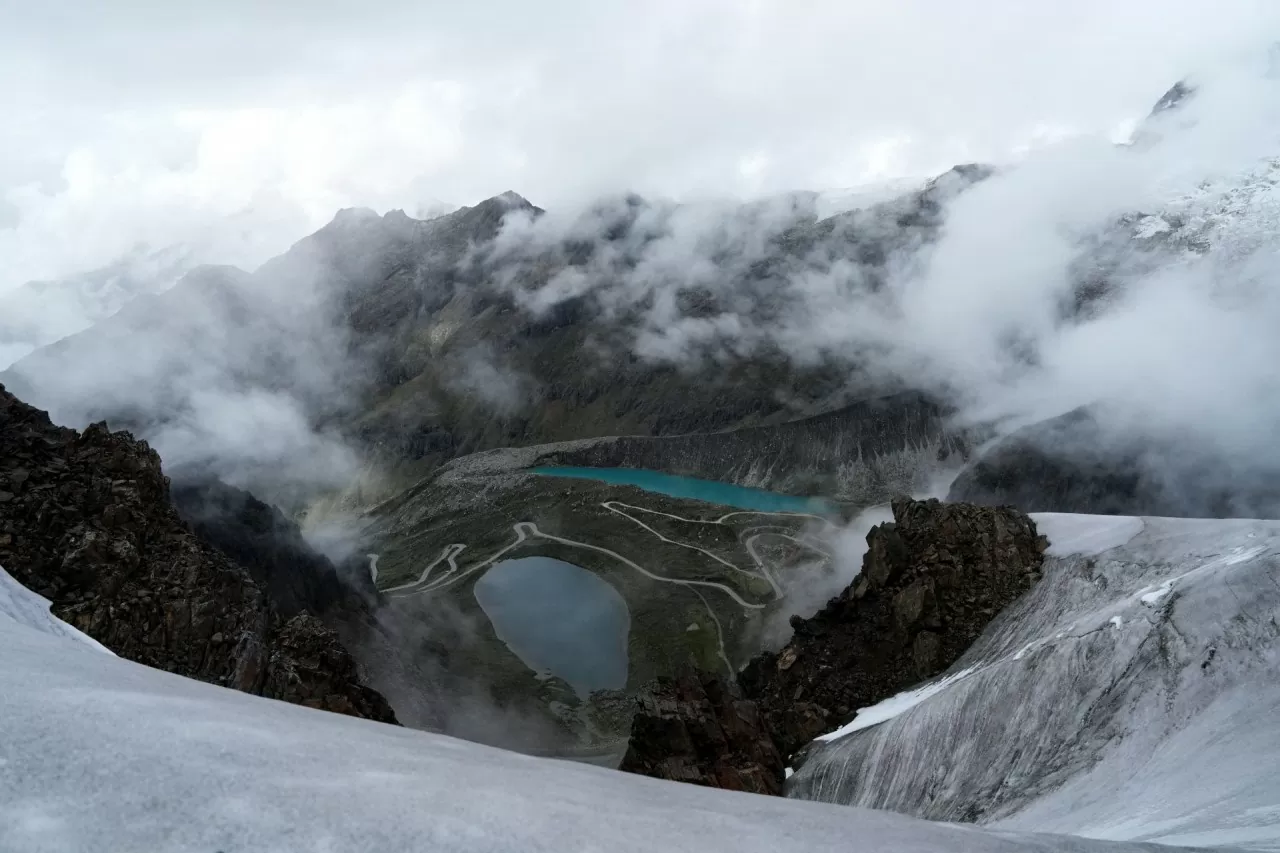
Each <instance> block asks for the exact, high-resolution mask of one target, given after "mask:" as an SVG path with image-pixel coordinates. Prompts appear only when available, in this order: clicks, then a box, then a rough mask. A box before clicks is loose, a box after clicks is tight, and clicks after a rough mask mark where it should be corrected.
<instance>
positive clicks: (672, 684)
mask: <svg viewBox="0 0 1280 853" xmlns="http://www.w3.org/2000/svg"><path fill="white" fill-rule="evenodd" d="M640 708H641V710H640V712H639V713H638V714H637V715H636V717H635V719H634V721H633V722H632V724H631V742H630V745H629V746H628V748H627V754H626V756H625V757H624V758H623V759H622V765H621V767H620V768H619V769H621V770H624V771H626V772H629V773H639V774H641V775H644V776H654V777H656V778H658V779H669V780H671V781H675V782H691V783H693V784H695V785H705V786H707V787H711V788H726V789H728V790H731V791H748V792H751V793H755V794H773V795H780V794H781V793H782V784H783V781H784V773H785V768H784V765H783V760H782V755H781V754H780V753H779V752H778V748H777V747H776V746H775V745H774V743H773V740H772V738H771V737H770V736H769V732H768V730H767V729H766V728H765V726H764V723H763V721H762V720H761V718H760V713H759V711H758V709H757V708H756V705H755V703H754V702H750V701H747V700H745V699H743V698H742V695H741V694H740V693H739V691H738V689H737V688H736V687H735V686H734V685H732V684H727V683H725V682H724V681H722V680H721V679H720V678H718V677H717V676H714V675H711V674H709V673H705V672H686V673H684V674H681V675H679V676H677V677H675V678H661V679H658V681H657V683H656V685H655V686H654V687H653V689H652V692H651V693H650V694H649V695H647V696H645V697H643V698H642V699H641V701H640Z"/></svg>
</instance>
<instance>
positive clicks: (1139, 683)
mask: <svg viewBox="0 0 1280 853" xmlns="http://www.w3.org/2000/svg"><path fill="white" fill-rule="evenodd" d="M1035 518H1036V520H1037V524H1038V525H1039V526H1040V527H1041V529H1042V531H1043V532H1044V533H1046V535H1048V536H1049V538H1050V540H1051V543H1052V547H1051V549H1050V551H1049V553H1050V555H1051V557H1050V559H1048V560H1047V561H1046V566H1045V574H1044V579H1043V580H1042V581H1041V582H1040V583H1039V584H1038V585H1037V586H1036V588H1035V589H1033V590H1032V592H1031V593H1029V594H1028V595H1027V596H1026V597H1025V598H1024V599H1022V600H1021V601H1019V602H1018V603H1017V604H1015V605H1014V606H1013V607H1011V608H1010V609H1009V610H1008V611H1006V612H1005V613H1004V614H1003V615H1002V616H1001V617H1000V618H998V619H997V620H996V621H995V622H994V623H993V624H992V625H991V627H990V628H989V629H988V630H987V632H986V633H985V634H984V635H983V637H982V638H981V639H980V640H979V641H978V643H977V644H975V645H974V647H973V648H972V649H971V650H970V651H969V653H968V654H966V655H965V656H964V657H963V658H962V659H961V660H960V661H958V662H957V663H956V664H955V666H953V667H952V669H951V670H950V671H949V673H947V674H945V675H944V677H943V678H942V679H941V680H940V683H938V684H936V685H932V686H927V687H926V688H925V689H924V690H918V691H916V692H915V695H914V697H903V698H904V699H906V698H914V700H915V701H896V702H895V700H897V699H899V697H895V699H894V700H889V703H887V704H888V705H890V706H893V707H894V708H896V710H897V713H895V714H892V715H891V714H883V713H882V714H881V715H880V716H881V718H882V720H883V722H881V723H880V724H879V725H873V726H871V727H861V728H857V726H856V723H857V721H855V723H854V725H853V726H851V727H850V729H851V731H850V732H848V733H847V734H845V736H843V737H839V738H833V740H832V742H831V743H829V744H818V745H815V747H814V748H813V751H812V753H811V755H809V756H808V757H807V760H805V762H804V763H803V764H802V766H800V767H798V768H797V769H796V773H795V775H794V776H793V777H792V778H791V779H790V781H789V783H788V795H789V796H793V797H800V798H807V799H814V800H822V801H828V802H839V803H848V804H854V805H860V806H870V807H875V808H886V809H891V810H894V811H898V812H902V813H906V814H911V815H916V816H920V817H927V818H932V819H938V820H966V821H977V822H978V823H979V824H982V825H986V826H992V827H1001V828H1016V829H1031V828H1034V829H1036V830H1037V831H1053V832H1065V833H1072V834H1079V835H1083V836H1088V837H1096V838H1113V839H1132V840H1148V841H1159V842H1163V843H1168V844H1178V845H1195V844H1199V845H1238V846H1242V847H1247V848H1249V849H1262V850H1280V522H1275V521H1247V520H1225V521H1219V520H1189V519H1163V518H1148V519H1141V520H1139V519H1117V518H1108V517H1091V516H1062V515H1043V516H1035ZM942 682H945V683H942ZM855 729H856V730H855Z"/></svg>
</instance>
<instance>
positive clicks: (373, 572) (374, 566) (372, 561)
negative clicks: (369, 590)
mask: <svg viewBox="0 0 1280 853" xmlns="http://www.w3.org/2000/svg"><path fill="white" fill-rule="evenodd" d="M365 556H366V557H368V558H369V578H370V579H371V580H372V581H373V583H374V585H375V586H376V585H377V583H378V556H379V555H378V554H366V555H365Z"/></svg>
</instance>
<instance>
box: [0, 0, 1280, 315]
mask: <svg viewBox="0 0 1280 853" xmlns="http://www.w3.org/2000/svg"><path fill="white" fill-rule="evenodd" d="M1278 24H1280V4H1276V3H1274V2H1271V0H1218V2H1214V3H1205V2H1203V0H1071V2H1066V0H965V2H957V0H892V2H871V0H809V2H802V0H644V2H639V0H635V2H611V1H610V0H572V1H571V0H541V2H538V3H525V2H514V1H513V0H490V2H474V3H458V2H435V1H434V0H363V2H338V0H309V2H305V3H304V2H299V0H271V2H260V0H223V1H222V2H219V3H203V4H194V3H190V2H184V0H112V2H110V3H104V2H101V1H100V0H42V2H39V3H32V2H28V1H27V0H0V110H3V113H4V117H5V120H4V121H3V122H0V291H3V290H4V289H6V288H7V287H9V286H12V285H14V284H16V283H19V282H21V281H25V280H28V279H32V278H46V277H55V276H60V275H65V274H68V273H70V272H74V271H77V270H80V269H85V268H89V267H93V266H98V265H101V264H104V263H106V262H109V261H111V260H113V259H115V258H116V257H118V256H119V255H120V254H121V253H123V252H124V251H126V250H127V249H129V248H130V247H131V246H133V245H135V244H137V243H139V242H143V243H147V244H150V245H153V246H164V245H168V244H171V243H174V242H195V243H203V244H208V245H207V246H206V251H207V253H209V254H210V255H212V256H215V257H213V258H211V259H216V260H223V261H226V262H230V263H238V264H242V265H253V264H255V263H257V262H259V261H261V260H262V259H264V258H265V257H267V256H269V255H271V254H274V253H275V252H278V251H280V250H281V249H283V248H284V247H285V246H286V245H287V244H288V243H289V242H291V241H292V240H293V239H296V238H297V237H299V236H301V235H302V234H304V233H306V232H308V231H310V230H312V229H314V228H315V227H318V226H319V225H321V224H323V223H324V222H326V221H327V220H328V219H330V218H331V217H332V215H333V213H334V211H335V210H336V209H337V208H339V207H344V206H353V205H364V206H370V207H374V208H375V209H378V210H380V211H381V210H386V209H389V208H391V207H403V208H405V209H406V210H407V211H408V212H409V213H410V214H411V215H412V214H414V213H416V212H419V211H420V210H421V209H423V207H425V206H427V205H430V204H431V203H433V202H435V201H445V202H452V203H457V204H470V203H474V202H475V201H477V200H479V199H481V198H484V197H487V196H490V195H494V194H496V193H498V192H501V191H503V190H507V189H514V190H516V191H517V192H520V193H522V194H524V195H525V196H527V197H529V198H530V199H531V200H533V201H534V202H535V203H538V204H541V205H543V206H564V205H571V204H574V203H576V202H579V201H581V200H583V199H585V198H588V197H591V196H593V195H595V194H598V193H604V192H616V191H620V190H625V189H631V190H636V191H639V192H641V193H645V194H660V195H667V196H673V197H676V198H693V197H702V196H708V195H713V196H723V195H730V196H751V195H757V194H762V193H768V192H774V191H779V190H787V189H799V188H810V189H823V188H834V187H844V186H850V185H855V184H859V183H863V182H866V181H872V180H878V179H882V178H888V177H893V176H895V175H902V174H924V173H932V172H936V171H939V170H941V169H944V168H946V167H948V166H950V165H951V164H952V163H954V162H957V161H963V160H992V159H1002V158H1006V157H1008V156H1009V155H1010V152H1012V151H1015V150H1017V149H1019V148H1020V147H1024V146H1026V145H1028V144H1034V143H1035V141H1036V140H1038V139H1046V138H1052V137H1054V136H1055V135H1060V134H1061V133H1063V132H1108V131H1109V130H1111V129H1113V128H1115V127H1116V126H1117V125H1119V124H1121V123H1123V122H1124V121H1126V120H1131V119H1133V118H1134V117H1135V116H1137V115H1140V114H1142V113H1144V112H1145V111H1146V110H1147V109H1149V107H1150V105H1151V104H1152V102H1153V101H1154V100H1155V99H1156V98H1157V97H1158V96H1159V95H1160V94H1161V93H1162V92H1163V91H1164V90H1165V89H1167V88H1168V86H1169V85H1170V84H1171V83H1172V82H1173V81H1174V80H1176V79H1177V78H1179V77H1180V76H1182V75H1183V74H1184V73H1186V72H1187V71H1188V70H1194V69H1196V68H1198V67H1202V66H1203V65H1204V64H1205V63H1207V62H1211V61H1213V60H1214V59H1215V58H1217V57H1219V56H1220V55H1222V54H1224V53H1231V52H1234V51H1236V50H1238V49H1242V48H1245V47H1252V46H1253V45H1254V44H1255V43H1256V42H1257V41H1258V40H1260V39H1262V40H1266V39H1269V38H1272V36H1271V35H1270V34H1272V33H1280V26H1277V25H1278Z"/></svg>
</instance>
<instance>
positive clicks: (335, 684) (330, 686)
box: [262, 612, 395, 722]
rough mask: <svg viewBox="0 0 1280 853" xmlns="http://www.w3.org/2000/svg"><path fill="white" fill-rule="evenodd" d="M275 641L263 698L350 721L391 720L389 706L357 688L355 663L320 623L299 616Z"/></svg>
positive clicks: (379, 697)
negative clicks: (331, 713) (344, 715)
mask: <svg viewBox="0 0 1280 853" xmlns="http://www.w3.org/2000/svg"><path fill="white" fill-rule="evenodd" d="M275 640H276V643H275V648H274V649H273V651H272V653H271V661H270V664H269V666H268V667H267V680H266V683H265V685H264V686H263V691H262V692H263V694H264V695H267V696H273V697H275V698H276V699H283V700H284V701H286V702H293V703H294V704H297V705H306V706H307V707H309V708H321V709H323V710H325V711H335V712H337V713H339V714H349V715H351V716H353V717H365V718H368V719H373V720H383V721H388V722H389V721H394V720H395V714H394V712H392V710H391V706H390V705H389V704H387V700H386V699H384V698H383V697H382V695H381V694H380V693H378V692H377V691H375V690H371V689H370V688H368V687H364V686H362V685H361V684H360V674H359V673H358V672H357V671H356V662H355V660H354V659H353V658H352V657H351V655H350V654H348V653H347V650H346V649H345V648H343V646H342V643H341V642H339V641H338V636H337V635H336V634H335V633H334V632H333V631H331V630H329V629H328V628H327V627H325V625H324V623H323V622H321V621H320V620H319V619H317V618H316V617H314V616H312V615H311V614H310V613H306V612H303V613H299V614H298V615H297V616H294V617H293V618H292V619H290V620H289V621H288V622H287V623H286V624H285V626H284V627H283V628H281V629H280V631H279V633H278V634H277V635H276V637H275Z"/></svg>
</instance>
